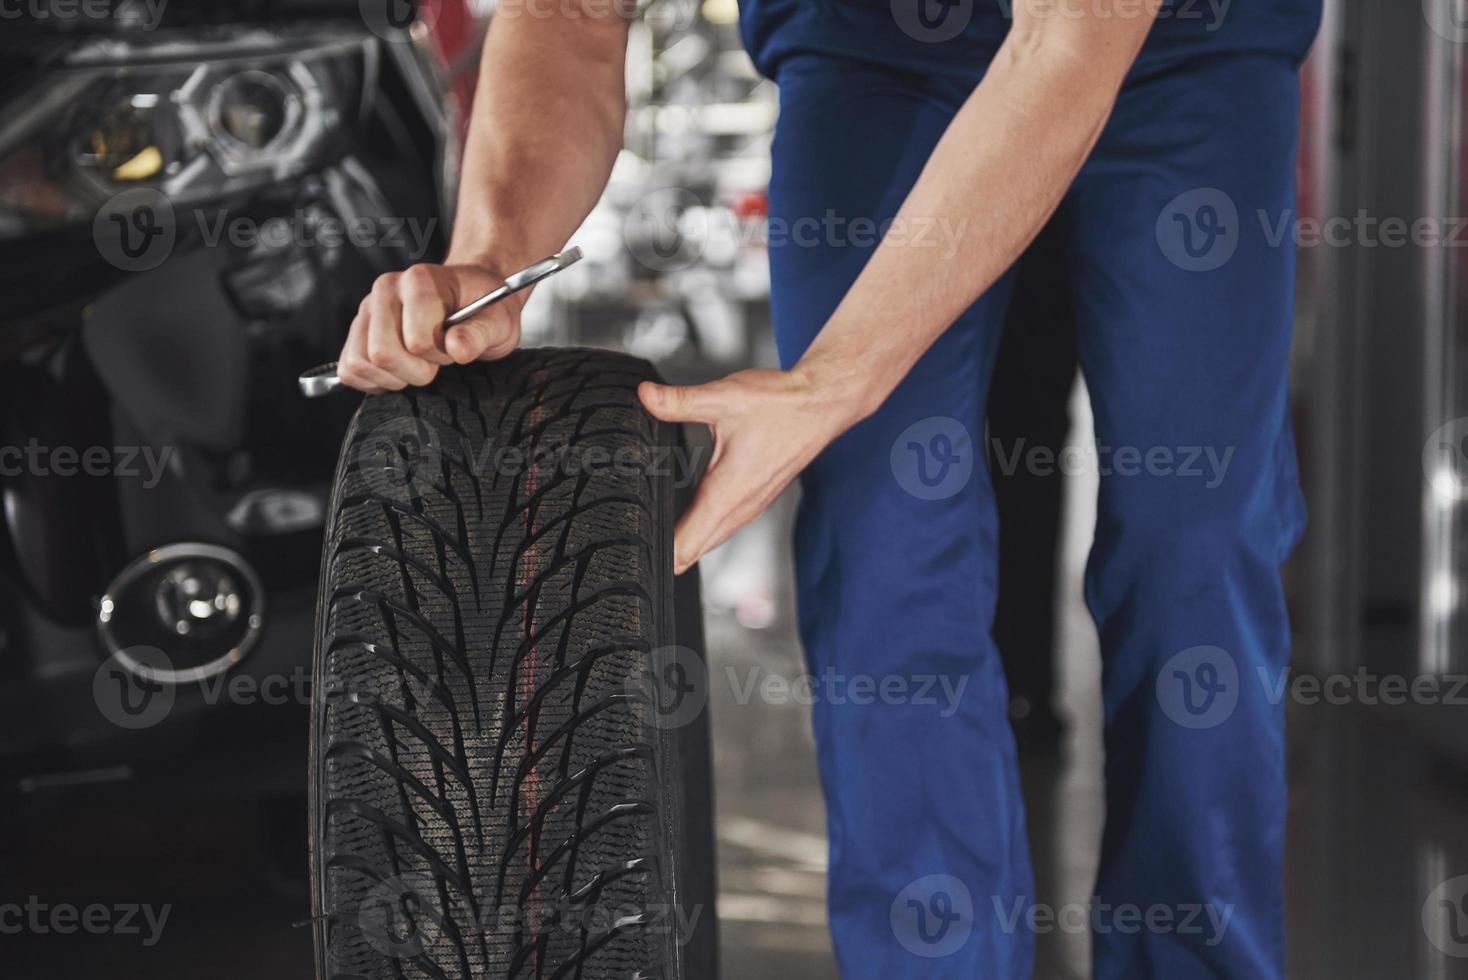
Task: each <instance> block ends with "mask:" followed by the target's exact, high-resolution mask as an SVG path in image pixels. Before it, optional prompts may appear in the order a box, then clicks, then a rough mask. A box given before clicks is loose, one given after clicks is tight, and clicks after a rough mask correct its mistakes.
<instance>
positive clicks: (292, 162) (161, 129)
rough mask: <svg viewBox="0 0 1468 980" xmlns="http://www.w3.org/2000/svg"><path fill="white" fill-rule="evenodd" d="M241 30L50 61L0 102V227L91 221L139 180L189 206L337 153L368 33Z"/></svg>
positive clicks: (357, 96)
mask: <svg viewBox="0 0 1468 980" xmlns="http://www.w3.org/2000/svg"><path fill="white" fill-rule="evenodd" d="M249 40H250V41H252V42H253V43H249V44H243V45H235V46H233V50H221V47H220V45H219V44H218V43H217V42H211V44H210V46H209V49H208V50H207V51H203V50H201V51H199V52H198V53H197V56H196V57H193V58H190V57H189V54H188V52H186V51H181V50H180V48H179V45H177V44H173V45H171V46H170V47H169V48H167V49H166V50H159V51H154V50H152V49H149V48H138V49H135V50H129V51H128V52H126V56H125V57H123V58H122V59H120V60H109V61H108V62H107V63H105V64H96V63H92V60H93V59H88V58H86V57H80V58H75V59H73V60H72V61H71V62H70V63H68V64H67V65H64V66H62V67H59V68H56V69H53V70H51V71H49V72H47V73H46V74H45V75H44V76H43V77H42V80H41V85H42V86H44V91H42V92H39V93H35V94H34V95H33V97H31V98H30V99H29V100H27V97H26V96H22V97H21V98H20V99H18V100H17V101H16V102H15V103H13V104H12V107H11V108H10V109H8V110H7V111H6V112H5V113H3V117H4V118H6V119H8V120H9V121H8V122H7V123H5V124H4V125H3V127H0V238H11V237H18V236H19V235H22V234H25V233H27V232H29V231H34V230H37V229H41V228H54V227H60V226H64V225H69V224H74V223H82V222H88V221H91V220H92V218H93V216H94V215H95V214H96V212H97V209H98V208H99V207H100V206H101V205H102V204H103V203H104V202H106V201H107V200H108V199H109V198H111V197H112V196H113V195H115V194H118V193H120V192H122V191H125V190H128V189H130V188H134V187H149V188H153V189H155V190H158V191H160V192H162V193H163V194H164V195H166V196H167V197H168V199H169V200H170V201H172V202H173V203H174V204H175V205H189V204H197V203H201V202H204V201H209V200H213V199H219V198H223V197H227V196H230V195H233V194H238V193H241V192H245V191H249V190H253V189H256V188H259V187H264V186H267V185H269V184H271V183H274V182H278V181H281V180H286V179H289V178H291V177H295V176H299V175H300V174H302V173H305V172H308V171H310V170H313V169H316V168H319V167H321V166H323V165H325V164H328V163H331V162H333V160H334V159H336V158H337V157H338V156H339V155H340V153H341V152H342V149H343V145H344V141H345V136H346V126H345V122H346V120H347V119H349V118H351V117H352V115H353V114H354V113H355V112H356V111H357V110H358V109H359V107H360V106H361V104H362V92H363V90H364V87H367V83H368V79H367V75H368V73H369V71H370V69H371V65H372V50H371V47H370V44H371V42H370V41H368V40H357V39H353V40H349V41H335V40H334V41H328V42H322V43H316V44H310V43H299V42H298V43H296V44H294V45H283V44H282V43H281V42H280V40H279V39H278V38H273V39H272V40H273V41H274V43H273V44H262V43H261V38H259V37H258V36H256V37H252V38H250V39H249ZM282 47H288V48H292V50H290V51H289V52H288V53H280V49H281V48H282ZM241 48H243V49H244V50H243V51H242V50H240V49H241ZM271 48H274V50H271ZM106 53H114V52H106Z"/></svg>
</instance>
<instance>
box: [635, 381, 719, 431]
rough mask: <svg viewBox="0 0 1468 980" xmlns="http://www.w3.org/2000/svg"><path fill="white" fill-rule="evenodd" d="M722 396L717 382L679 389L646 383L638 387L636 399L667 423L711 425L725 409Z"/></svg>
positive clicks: (677, 387)
mask: <svg viewBox="0 0 1468 980" xmlns="http://www.w3.org/2000/svg"><path fill="white" fill-rule="evenodd" d="M719 395H720V393H719V383H718V382H712V383H710V384H706V385H686V386H680V385H664V384H658V383H657V382H656V381H644V382H643V383H642V384H640V385H638V386H637V397H638V398H640V399H641V400H642V406H643V408H646V409H647V411H648V413H649V414H650V415H652V417H653V418H656V419H661V420H663V421H664V422H703V423H706V424H712V423H713V422H715V421H716V420H717V419H718V416H719V415H720V414H722V413H723V412H724V410H725V409H726V406H725V405H724V403H723V400H722V399H721V398H720V397H719Z"/></svg>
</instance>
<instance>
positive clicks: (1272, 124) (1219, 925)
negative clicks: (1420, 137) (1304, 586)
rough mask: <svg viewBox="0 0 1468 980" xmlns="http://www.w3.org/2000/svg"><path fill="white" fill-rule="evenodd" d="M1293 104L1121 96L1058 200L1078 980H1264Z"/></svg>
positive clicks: (1274, 785)
mask: <svg viewBox="0 0 1468 980" xmlns="http://www.w3.org/2000/svg"><path fill="white" fill-rule="evenodd" d="M1297 92H1298V87H1297V80H1296V73H1295V70H1294V68H1293V66H1292V65H1290V64H1288V63H1287V62H1285V61H1284V60H1282V59H1277V58H1267V57H1235V58H1228V59H1217V60H1214V61H1211V62H1207V63H1200V64H1199V65H1196V66H1193V67H1190V68H1189V70H1188V71H1186V72H1179V73H1177V74H1174V75H1171V76H1168V77H1165V78H1161V79H1155V80H1152V81H1150V82H1142V83H1134V84H1132V85H1129V86H1128V87H1127V88H1126V89H1125V90H1124V91H1123V94H1122V96H1121V99H1120V100H1119V103H1118V106H1117V109H1116V112H1115V114H1114V116H1113V118H1112V121H1111V123H1110V124H1109V125H1108V127H1107V130H1106V132H1105V133H1104V134H1103V136H1102V140H1101V143H1100V144H1099V145H1098V148H1097V151H1096V153H1095V155H1094V156H1093V157H1092V159H1091V160H1090V161H1089V162H1088V163H1087V165H1086V166H1085V168H1084V170H1083V172H1082V175H1081V177H1080V178H1079V179H1078V180H1077V182H1076V184H1075V185H1074V186H1073V188H1072V191H1071V193H1070V195H1069V196H1068V198H1067V201H1066V204H1065V207H1067V208H1068V209H1070V210H1071V211H1072V212H1073V219H1074V227H1075V230H1076V235H1075V239H1074V243H1075V247H1076V250H1077V256H1076V266H1075V275H1076V285H1077V295H1078V299H1079V303H1080V308H1079V337H1080V348H1081V364H1082V367H1083V370H1084V372H1085V377H1086V380H1087V383H1088V385H1089V387H1090V391H1091V396H1092V401H1093V405H1094V408H1095V418H1096V431H1097V438H1098V442H1099V443H1100V445H1101V446H1103V447H1106V448H1107V449H1108V450H1109V452H1108V453H1107V454H1106V455H1104V456H1103V457H1102V459H1101V463H1102V466H1103V470H1102V480H1101V496H1100V502H1099V511H1098V517H1097V527H1096V539H1095V545H1094V548H1093V550H1092V554H1091V560H1090V563H1089V566H1088V568H1087V581H1086V596H1087V600H1088V602H1089V604H1090V607H1091V611H1092V613H1093V615H1094V616H1095V618H1096V622H1097V625H1098V627H1099V630H1100V634H1101V648H1102V656H1103V658H1104V660H1103V675H1102V686H1103V697H1104V703H1105V722H1106V784H1107V786H1106V799H1107V818H1106V831H1105V835H1104V841H1103V844H1102V857H1101V869H1100V875H1099V881H1098V886H1097V893H1098V897H1099V905H1098V912H1097V923H1098V925H1097V935H1096V936H1095V977H1096V978H1097V980H1115V978H1125V980H1148V978H1159V980H1190V978H1195V977H1215V978H1216V977H1222V978H1228V980H1277V978H1279V977H1281V976H1282V975H1283V959H1284V929H1283V926H1284V923H1283V907H1282V905H1283V901H1282V889H1283V883H1282V851H1283V837H1284V820H1285V754H1284V708H1283V704H1282V699H1281V698H1280V697H1278V695H1277V694H1276V693H1273V692H1276V691H1277V685H1278V684H1279V683H1280V680H1281V674H1280V672H1281V671H1282V670H1283V669H1284V668H1285V666H1286V663H1287V661H1288V658H1289V623H1288V620H1287V616H1286V610H1285V605H1284V600H1283V596H1282V590H1281V585H1280V579H1279V566H1280V563H1281V562H1282V561H1283V560H1284V558H1285V557H1286V556H1287V555H1288V553H1289V551H1290V549H1291V548H1292V547H1293V546H1294V544H1295V542H1296V540H1297V538H1298V536H1299V533H1300V530H1301V528H1302V525H1303V520H1304V514H1303V506H1302V503H1301V498H1300V495H1299V491H1298V488H1297V484H1296V467H1295V460H1294V447H1293V444H1292V440H1291V437H1290V431H1289V419H1288V402H1287V397H1286V360H1287V356H1288V350H1289V342H1290V326H1291V320H1292V309H1291V306H1292V302H1291V296H1292V292H1293V278H1294V256H1293V251H1292V243H1291V239H1292V236H1290V235H1287V234H1286V235H1284V236H1283V237H1282V239H1281V240H1280V241H1279V242H1278V243H1277V244H1276V243H1272V242H1271V237H1272V230H1273V229H1276V228H1278V227H1279V222H1280V221H1281V220H1285V221H1288V220H1291V219H1292V218H1293V208H1294V160H1295V141H1296V126H1297V113H1298V98H1297ZM1180 195H1188V196H1185V197H1180ZM1260 212H1264V213H1265V215H1266V216H1267V220H1266V221H1261V216H1260ZM1149 453H1150V454H1151V455H1149ZM1122 907H1126V909H1127V911H1122ZM1132 907H1135V908H1136V909H1139V910H1141V914H1142V915H1143V916H1145V915H1146V914H1147V912H1148V910H1153V911H1152V912H1151V914H1152V916H1153V918H1151V919H1150V920H1149V919H1146V918H1142V919H1140V920H1139V919H1137V918H1134V917H1133V915H1134V914H1135V913H1133V912H1131V911H1130V909H1131V908H1132Z"/></svg>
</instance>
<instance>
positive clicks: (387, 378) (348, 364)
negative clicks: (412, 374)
mask: <svg viewBox="0 0 1468 980" xmlns="http://www.w3.org/2000/svg"><path fill="white" fill-rule="evenodd" d="M369 316H370V313H369V305H368V301H367V300H365V299H364V300H362V304H361V305H360V306H358V307H357V315H356V317H355V318H353V320H352V325H351V327H350V328H349V329H348V330H347V340H346V343H345V344H343V345H342V352H341V354H340V355H338V357H337V364H336V376H337V377H338V378H340V379H341V381H342V384H344V385H346V386H347V387H349V388H355V389H357V390H358V391H360V392H364V393H365V394H368V395H380V394H382V393H383V392H384V391H396V390H398V389H400V388H402V387H403V383H402V382H401V381H399V380H398V379H397V378H395V377H393V376H392V375H390V374H388V373H387V372H386V371H384V370H382V369H381V368H378V367H376V366H374V365H373V364H372V362H371V361H369V360H367V321H368V318H369Z"/></svg>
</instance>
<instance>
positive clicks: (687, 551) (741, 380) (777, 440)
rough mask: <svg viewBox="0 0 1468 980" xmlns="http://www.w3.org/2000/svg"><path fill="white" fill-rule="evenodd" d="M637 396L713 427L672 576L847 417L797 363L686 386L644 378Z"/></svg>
mask: <svg viewBox="0 0 1468 980" xmlns="http://www.w3.org/2000/svg"><path fill="white" fill-rule="evenodd" d="M637 394H638V397H640V398H641V399H642V404H643V406H644V407H645V408H646V409H647V410H648V412H650V413H651V414H652V415H654V416H655V417H657V418H659V419H662V420H663V421H665V422H703V423H704V424H706V425H708V427H709V428H710V429H711V430H713V435H714V454H713V458H712V459H711V460H710V461H709V469H708V472H707V473H706V474H705V475H704V478H703V481H702V482H701V483H700V484H699V487H698V492H697V493H696V494H695V495H694V498H693V504H692V506H690V507H689V508H688V512H687V513H686V514H684V515H683V518H682V519H681V520H680V521H679V522H678V527H677V530H676V531H675V532H674V545H673V570H674V572H675V573H677V574H679V575H681V574H683V573H684V572H686V571H687V570H688V569H689V567H691V566H692V565H693V564H694V562H696V561H698V560H699V559H700V558H702V557H703V556H704V555H705V554H707V553H708V552H709V551H711V550H712V549H714V548H715V547H717V546H718V545H720V544H722V543H723V542H724V540H725V539H726V538H728V537H729V535H731V534H733V533H734V532H735V531H737V530H739V529H740V528H741V527H743V526H744V525H746V524H748V523H749V522H750V521H752V520H754V519H755V518H756V517H758V516H759V515H760V513H762V512H763V511H764V510H765V508H767V507H769V506H770V504H772V503H774V501H775V498H776V497H778V496H779V495H780V492H781V491H782V490H784V489H785V488H786V487H787V486H789V485H790V481H791V480H793V479H795V477H796V476H797V475H798V474H799V473H800V471H801V470H803V469H805V467H806V464H808V463H809V462H810V461H811V460H813V459H815V457H816V455H817V454H819V453H820V451H821V450H822V449H824V448H826V446H827V445H828V444H829V443H830V442H831V440H833V439H835V438H836V437H837V436H838V435H840V434H841V433H842V432H844V431H845V430H846V428H847V427H848V426H849V425H850V424H851V422H852V421H854V417H853V416H852V414H851V413H849V412H847V411H845V410H844V409H842V408H841V407H840V406H839V404H838V403H837V402H835V401H833V400H832V399H830V398H829V397H824V398H823V397H822V394H823V393H822V392H820V391H818V390H817V388H816V386H815V385H813V384H812V383H811V380H810V379H809V377H807V376H806V375H805V374H804V373H802V372H801V371H800V369H799V368H798V367H797V368H796V370H794V371H773V370H752V371H739V372H737V373H735V374H731V375H729V376H728V377H727V378H724V379H723V380H721V381H713V382H710V383H709V384H705V385H697V386H694V387H687V388H679V387H673V386H670V385H660V384H655V383H653V382H651V381H644V382H643V383H642V385H641V386H640V387H639V388H638V389H637ZM826 394H829V393H826Z"/></svg>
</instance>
